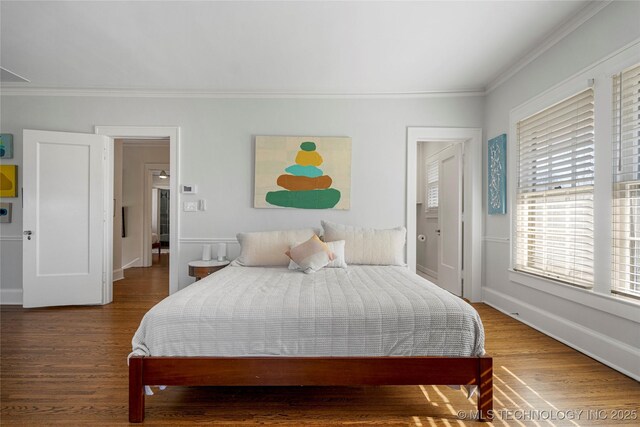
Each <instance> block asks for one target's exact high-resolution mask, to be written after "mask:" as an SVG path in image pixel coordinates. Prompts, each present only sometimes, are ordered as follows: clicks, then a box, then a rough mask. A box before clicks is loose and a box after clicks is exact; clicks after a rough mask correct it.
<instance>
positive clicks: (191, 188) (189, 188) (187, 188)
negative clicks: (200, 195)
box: [182, 184, 198, 194]
mask: <svg viewBox="0 0 640 427" xmlns="http://www.w3.org/2000/svg"><path fill="white" fill-rule="evenodd" d="M182 192H183V193H184V194H196V193H197V192H198V188H197V187H196V186H195V185H189V184H183V185H182Z"/></svg>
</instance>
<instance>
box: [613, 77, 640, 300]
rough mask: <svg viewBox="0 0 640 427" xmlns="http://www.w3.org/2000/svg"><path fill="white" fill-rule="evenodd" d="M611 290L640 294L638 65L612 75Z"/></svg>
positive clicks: (639, 89)
mask: <svg viewBox="0 0 640 427" xmlns="http://www.w3.org/2000/svg"><path fill="white" fill-rule="evenodd" d="M612 125H613V138H612V143H613V206H612V212H611V213H612V224H613V228H612V238H613V239H612V240H613V242H612V244H613V248H612V269H611V270H612V277H611V279H612V289H613V291H614V292H617V293H622V294H626V295H629V296H635V297H640V65H636V66H635V67H632V68H630V69H628V70H626V71H623V72H621V73H620V74H617V75H615V76H614V77H613V119H612Z"/></svg>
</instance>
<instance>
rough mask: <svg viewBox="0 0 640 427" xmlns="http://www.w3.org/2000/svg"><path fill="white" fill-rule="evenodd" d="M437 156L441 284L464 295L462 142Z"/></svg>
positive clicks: (456, 293) (454, 292)
mask: <svg viewBox="0 0 640 427" xmlns="http://www.w3.org/2000/svg"><path fill="white" fill-rule="evenodd" d="M438 157H439V164H440V166H439V169H440V170H439V180H438V185H439V188H438V193H439V195H440V196H439V207H438V223H439V225H440V227H439V231H440V233H439V236H438V286H440V287H442V288H444V289H446V290H448V291H449V292H451V293H452V294H454V295H458V296H462V272H461V269H462V144H454V145H452V146H451V147H449V148H447V149H445V150H443V151H442V152H440V153H439V154H438Z"/></svg>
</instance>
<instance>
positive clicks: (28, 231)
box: [22, 230, 33, 240]
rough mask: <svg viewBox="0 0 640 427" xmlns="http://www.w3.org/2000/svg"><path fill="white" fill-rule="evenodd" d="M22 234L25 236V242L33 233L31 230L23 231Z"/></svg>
mask: <svg viewBox="0 0 640 427" xmlns="http://www.w3.org/2000/svg"><path fill="white" fill-rule="evenodd" d="M22 234H24V235H25V236H27V240H31V235H32V234H33V232H32V231H31V230H25V231H23V232H22Z"/></svg>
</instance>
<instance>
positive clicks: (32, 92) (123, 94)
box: [0, 84, 485, 99]
mask: <svg viewBox="0 0 640 427" xmlns="http://www.w3.org/2000/svg"><path fill="white" fill-rule="evenodd" d="M484 94H485V92H484V90H483V89H470V90H441V91H424V92H372V93H304V92H300V93H295V92H291V93H287V92H273V93H269V92H210V91H181V90H159V89H100V88H96V89H92V88H54V87H27V86H24V85H9V84H6V85H2V86H0V95H1V96H77V97H106V98H199V99H407V98H408V99H411V98H452V97H471V96H484Z"/></svg>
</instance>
